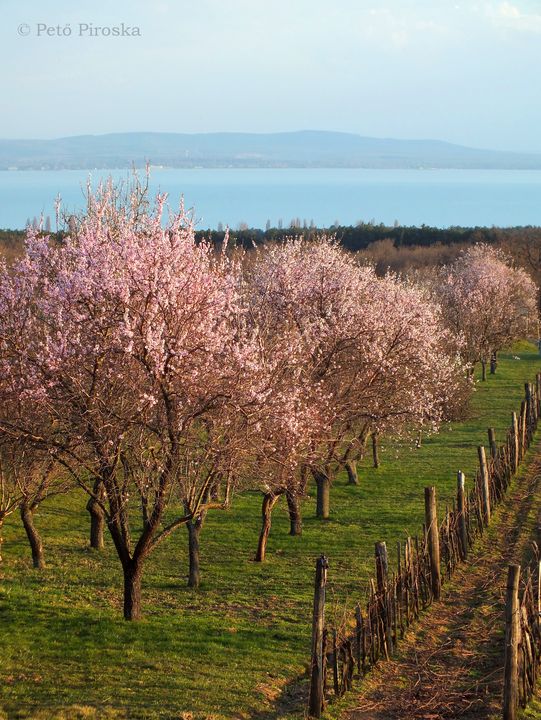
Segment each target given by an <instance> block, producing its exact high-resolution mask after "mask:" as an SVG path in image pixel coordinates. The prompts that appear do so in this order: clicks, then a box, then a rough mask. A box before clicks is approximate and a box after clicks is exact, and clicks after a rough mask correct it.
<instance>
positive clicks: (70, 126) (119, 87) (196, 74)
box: [0, 0, 541, 152]
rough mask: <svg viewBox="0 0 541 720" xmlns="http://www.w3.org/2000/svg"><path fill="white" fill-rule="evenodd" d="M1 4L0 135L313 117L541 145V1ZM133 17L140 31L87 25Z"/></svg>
mask: <svg viewBox="0 0 541 720" xmlns="http://www.w3.org/2000/svg"><path fill="white" fill-rule="evenodd" d="M0 5H1V13H2V15H1V18H2V22H1V26H0V90H1V97H2V99H3V103H2V104H3V111H2V113H1V114H0V137H1V138H15V137H19V138H29V137H43V138H46V137H60V136H65V135H79V134H87V133H95V134H101V133H106V132H123V131H133V130H152V131H168V132H212V131H253V132H267V131H268V132H273V131H283V130H299V129H307V128H310V129H325V130H342V131H347V132H355V133H359V134H362V135H372V136H377V137H401V138H437V139H442V140H448V141H451V142H456V143H461V144H464V145H471V146H477V147H490V148H496V149H509V150H523V151H535V152H541V132H540V128H541V92H540V83H539V79H538V75H539V68H541V0H539V1H538V2H528V1H527V0H510V1H509V2H501V1H500V0H494V1H492V0H490V1H487V2H460V1H458V2H453V0H449V1H445V2H442V1H441V0H432V1H431V2H425V1H424V0H417V1H416V2H414V1H413V0H379V1H376V0H372V1H371V2H367V1H366V0H334V1H333V2H331V1H330V0H325V1H322V0H193V1H191V2H187V1H186V0H156V2H150V1H149V0H146V1H144V2H143V1H141V0H108V1H107V2H105V1H104V0H92V1H89V0H81V1H80V2H77V3H75V2H73V0H70V1H69V2H68V1H67V0H49V1H48V2H47V3H44V2H43V0H41V1H38V0H0ZM122 22H124V23H125V25H126V26H128V27H130V28H134V27H135V26H137V27H139V28H140V33H141V36H140V37H91V36H88V34H87V35H85V34H83V35H82V36H80V34H79V23H86V24H87V25H90V24H92V25H93V26H94V27H104V26H108V27H111V26H120V24H121V23H122ZM38 23H42V24H44V25H47V26H50V27H55V26H57V25H60V26H61V28H65V27H67V26H68V25H69V28H70V29H71V35H70V36H69V37H68V36H61V37H57V36H56V35H52V36H49V35H45V34H43V33H42V35H41V36H39V37H38V35H37V32H38ZM20 27H23V33H26V34H20V32H19V31H18V28H20Z"/></svg>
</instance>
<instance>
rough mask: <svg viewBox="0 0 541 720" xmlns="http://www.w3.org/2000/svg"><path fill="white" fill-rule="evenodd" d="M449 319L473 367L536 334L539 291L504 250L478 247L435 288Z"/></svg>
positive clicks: (468, 251)
mask: <svg viewBox="0 0 541 720" xmlns="http://www.w3.org/2000/svg"><path fill="white" fill-rule="evenodd" d="M434 294H435V296H436V298H437V299H438V301H439V302H440V304H441V307H442V311H443V314H444V317H445V320H446V322H447V324H448V326H449V328H451V330H452V331H453V333H454V334H455V335H456V336H457V337H458V338H461V353H462V355H463V357H464V360H465V361H466V362H468V363H470V365H471V366H472V367H473V366H475V365H476V364H477V363H481V365H482V378H483V380H485V379H486V366H487V363H488V361H489V359H490V358H491V357H492V356H493V355H494V354H496V353H497V352H498V351H499V350H501V349H502V348H503V347H505V346H506V345H509V344H511V343H512V342H513V341H515V340H518V339H520V338H522V337H524V336H526V335H527V334H528V333H532V332H534V333H537V326H536V321H537V295H538V290H537V287H536V285H535V283H534V282H533V280H532V279H531V278H530V276H529V275H528V274H527V273H526V271H525V270H523V269H522V268H515V267H513V265H512V262H511V260H510V258H509V257H508V256H507V255H505V253H504V252H503V251H502V250H499V249H497V248H493V247H491V246H489V245H486V244H483V243H479V244H477V245H475V246H473V247H470V248H468V249H466V250H465V251H464V252H463V253H462V254H461V255H460V256H459V257H458V258H457V260H456V261H455V262H454V263H452V264H451V265H448V266H446V267H444V268H443V269H442V270H441V272H440V273H439V275H438V277H437V280H436V282H435V284H434Z"/></svg>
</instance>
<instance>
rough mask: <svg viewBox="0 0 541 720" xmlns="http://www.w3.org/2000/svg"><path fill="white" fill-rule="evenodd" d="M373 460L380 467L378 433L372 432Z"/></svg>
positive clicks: (375, 465)
mask: <svg viewBox="0 0 541 720" xmlns="http://www.w3.org/2000/svg"><path fill="white" fill-rule="evenodd" d="M372 460H373V462H374V467H375V468H376V469H377V468H379V453H378V434H377V433H375V432H374V433H372Z"/></svg>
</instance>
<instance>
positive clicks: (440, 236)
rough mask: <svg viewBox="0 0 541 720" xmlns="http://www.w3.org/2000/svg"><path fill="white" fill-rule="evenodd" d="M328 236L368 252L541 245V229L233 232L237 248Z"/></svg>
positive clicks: (361, 227) (360, 227) (363, 227)
mask: <svg viewBox="0 0 541 720" xmlns="http://www.w3.org/2000/svg"><path fill="white" fill-rule="evenodd" d="M321 233H327V234H332V235H336V237H337V238H338V239H339V240H340V242H341V244H342V245H343V246H344V247H345V248H347V249H348V250H352V251H358V250H365V249H366V248H367V247H368V246H369V245H371V244H373V243H375V242H379V241H381V240H388V239H390V240H392V242H393V245H394V246H395V247H410V246H412V245H418V246H424V247H427V246H430V245H434V244H436V243H439V244H441V245H454V244H472V243H476V242H485V243H490V244H492V243H497V244H504V243H505V242H512V241H513V240H515V239H522V238H524V237H526V236H527V237H531V238H536V239H537V241H538V242H540V243H541V227H533V226H527V227H513V228H498V227H473V228H466V227H450V228H435V227H429V226H428V225H421V226H420V227H417V226H409V227H407V226H402V225H396V226H387V225H383V224H380V225H375V224H372V223H358V224H357V225H332V226H331V227H329V228H316V227H313V226H311V227H302V226H300V223H299V224H296V225H295V224H293V223H292V225H291V226H290V227H287V228H268V229H267V230H261V229H258V228H243V229H239V230H231V231H230V236H231V238H233V239H234V240H235V242H236V243H237V244H238V245H242V246H243V247H251V246H253V245H254V244H255V245H260V244H262V243H265V242H273V241H274V242H279V241H280V240H282V239H283V238H285V237H288V236H291V235H302V236H303V237H312V236H314V235H316V234H321ZM198 235H200V236H205V237H211V238H212V239H213V240H214V241H215V242H217V243H219V242H221V241H222V240H223V238H224V232H223V230H222V231H216V230H206V231H201V230H200V231H198Z"/></svg>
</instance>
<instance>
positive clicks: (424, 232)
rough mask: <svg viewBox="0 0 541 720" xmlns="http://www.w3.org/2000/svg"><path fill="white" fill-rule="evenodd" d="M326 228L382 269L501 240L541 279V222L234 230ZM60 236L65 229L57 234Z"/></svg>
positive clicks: (5, 251) (214, 233)
mask: <svg viewBox="0 0 541 720" xmlns="http://www.w3.org/2000/svg"><path fill="white" fill-rule="evenodd" d="M321 233H326V234H331V235H335V236H336V237H337V239H338V240H339V241H340V243H341V244H342V245H343V246H344V247H345V248H347V249H348V250H351V251H352V252H359V253H360V254H361V255H362V256H363V257H365V258H366V259H368V260H369V261H371V262H374V263H375V265H376V268H377V270H378V272H385V271H386V270H387V269H391V270H394V271H396V272H402V271H403V270H407V269H411V268H423V267H428V266H432V265H442V264H445V263H448V262H451V261H452V260H453V259H454V258H455V257H456V256H457V254H458V253H459V252H460V251H461V250H462V249H463V248H464V247H465V246H467V245H471V244H474V243H478V242H484V243H488V244H490V245H497V246H499V247H502V248H503V249H504V250H506V252H508V253H509V254H510V255H511V256H512V257H513V258H514V260H515V262H516V263H517V264H519V265H521V266H522V267H524V268H525V269H526V270H528V271H529V272H530V273H531V274H532V276H533V277H534V279H535V280H536V282H537V283H538V284H539V285H541V227H538V226H524V227H512V228H499V227H473V228H467V227H450V228H435V227H429V226H428V225H421V226H420V227H417V226H409V227H406V226H402V225H394V226H387V225H383V224H379V225H376V224H374V223H358V224H357V225H354V226H353V225H338V224H336V225H333V226H331V227H329V228H316V227H314V226H313V224H311V225H310V227H308V226H307V224H306V223H304V225H301V221H300V220H296V221H292V222H291V225H290V226H289V227H287V228H270V227H268V228H267V229H266V230H261V229H258V228H246V227H242V228H241V229H237V230H231V231H230V242H231V244H232V245H236V246H240V247H244V248H247V249H249V248H251V247H253V246H254V245H261V244H263V243H268V242H280V241H282V240H283V239H284V238H285V237H288V236H291V235H297V236H302V237H307V238H310V237H314V236H315V235H318V234H321ZM24 236H25V231H24V230H0V255H3V256H4V257H7V258H8V259H12V258H13V257H14V256H16V255H18V254H19V253H20V252H21V251H22V248H23V242H24ZM57 236H58V237H61V235H60V234H57ZM196 237H198V238H203V237H205V238H210V239H211V240H212V241H213V242H214V243H215V244H216V245H220V244H221V243H222V242H223V239H224V231H223V230H198V231H197V232H196Z"/></svg>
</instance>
